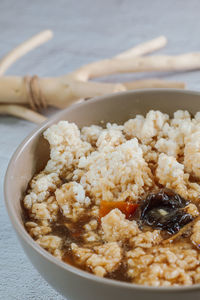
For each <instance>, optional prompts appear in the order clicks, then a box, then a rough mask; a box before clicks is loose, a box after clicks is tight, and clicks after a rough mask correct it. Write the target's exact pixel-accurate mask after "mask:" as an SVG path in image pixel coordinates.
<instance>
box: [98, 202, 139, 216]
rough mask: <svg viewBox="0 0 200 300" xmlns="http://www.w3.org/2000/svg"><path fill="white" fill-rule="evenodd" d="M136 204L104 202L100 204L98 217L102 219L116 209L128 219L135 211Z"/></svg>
mask: <svg viewBox="0 0 200 300" xmlns="http://www.w3.org/2000/svg"><path fill="white" fill-rule="evenodd" d="M137 207H138V204H135V203H131V202H125V201H116V202H112V201H104V200H102V201H101V203H100V210H99V217H100V218H103V217H104V216H106V215H107V214H108V213H109V212H110V211H111V210H112V209H115V208H118V209H119V210H120V211H121V212H122V213H123V214H125V215H126V218H130V217H131V215H133V214H134V212H135V210H136V209H137Z"/></svg>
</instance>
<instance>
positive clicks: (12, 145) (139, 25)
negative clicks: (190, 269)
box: [0, 0, 200, 300]
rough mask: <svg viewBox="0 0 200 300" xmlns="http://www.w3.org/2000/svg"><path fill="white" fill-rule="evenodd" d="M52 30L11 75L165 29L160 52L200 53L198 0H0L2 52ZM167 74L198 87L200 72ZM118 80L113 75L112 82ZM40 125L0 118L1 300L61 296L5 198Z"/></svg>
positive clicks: (114, 48)
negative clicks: (19, 157)
mask: <svg viewBox="0 0 200 300" xmlns="http://www.w3.org/2000/svg"><path fill="white" fill-rule="evenodd" d="M47 28H50V29H52V30H53V31H54V34H55V37H54V39H53V40H51V41H50V42H48V43H47V44H45V45H43V46H41V47H40V48H38V49H36V50H34V51H33V52H31V53H29V54H28V55H26V56H25V57H23V58H22V59H21V60H19V61H18V62H17V63H15V64H14V65H13V66H12V67H11V68H10V69H9V71H8V74H9V75H25V74H32V75H33V74H37V75H39V76H51V75H52V76H57V75H61V74H65V73H67V72H69V71H71V70H73V69H75V68H77V67H79V66H80V65H83V64H85V63H87V62H90V61H94V60H97V59H101V58H106V57H109V56H112V55H114V54H117V53H118V52H120V51H122V50H126V49H128V48H129V47H131V46H133V45H134V44H137V43H138V42H142V41H146V40H148V39H151V38H154V37H156V36H158V35H161V34H164V35H166V36H167V38H168V40H169V43H168V45H167V47H166V48H165V49H163V50H161V51H160V52H161V53H167V54H178V53H180V52H187V51H200V2H199V1H198V0H190V1H186V0H168V1H162V0H156V1H154V0H152V1H149V0H99V1H97V0H96V1H95V0H79V1H78V0H74V1H73V0H71V1H70V0H56V1H54V0H46V1H40V0H34V1H28V0H27V1H26V0H20V1H16V0H0V57H1V56H3V55H4V54H6V53H7V52H8V51H9V50H10V49H12V48H13V47H14V46H16V45H17V44H18V43H20V42H22V41H23V40H25V39H27V38H29V37H30V36H32V35H34V34H36V33H38V32H39V31H41V30H44V29H47ZM165 75H166V74H165ZM167 75H168V77H167V78H169V79H172V80H173V79H174V80H175V79H176V80H184V81H186V82H187V86H188V88H189V89H194V90H200V84H199V82H200V71H195V72H185V73H179V74H167ZM142 76H143V74H140V75H132V76H130V75H129V76H128V77H129V79H130V78H132V79H134V78H140V77H142ZM148 76H149V77H150V76H153V74H152V75H151V74H149V75H148ZM154 76H155V74H154ZM162 76H163V75H162ZM119 78H120V77H114V76H113V77H112V79H113V80H117V79H119ZM124 78H125V77H123V78H121V79H124ZM126 78H127V77H126ZM35 127H36V125H34V124H32V123H29V122H26V121H22V120H19V119H16V118H12V117H8V116H5V117H2V116H1V117H0V137H1V144H0V299H5V300H13V299H17V300H29V299H31V300H33V299H38V300H40V299H42V300H47V299H48V300H49V299H51V300H61V299H63V297H62V296H60V295H59V294H58V293H57V292H55V291H54V290H53V289H52V288H51V287H50V286H49V285H48V284H47V283H46V282H45V281H44V280H43V278H42V277H41V276H40V275H39V274H38V272H37V271H36V270H35V269H34V267H33V266H32V265H31V264H30V262H29V260H28V259H27V257H26V256H25V254H24V252H23V250H22V248H21V246H20V245H19V243H18V241H17V239H16V236H15V233H14V231H13V229H12V226H11V224H10V221H9V219H8V216H7V213H6V209H5V205H4V201H3V198H4V196H3V180H4V174H5V171H6V167H7V164H8V162H9V159H10V158H11V155H12V154H13V152H14V151H15V149H16V147H17V146H18V145H19V143H20V142H21V141H22V140H23V139H24V138H25V137H26V136H27V134H28V133H30V132H31V130H32V129H34V128H35ZM77 300H78V299H77ZM141 300H142V299H141Z"/></svg>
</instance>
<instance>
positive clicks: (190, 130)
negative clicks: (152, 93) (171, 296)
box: [22, 110, 200, 286]
mask: <svg viewBox="0 0 200 300" xmlns="http://www.w3.org/2000/svg"><path fill="white" fill-rule="evenodd" d="M44 138H45V139H47V141H48V142H49V145H50V159H49V161H48V162H47V165H46V167H45V168H44V170H42V171H41V172H40V173H39V174H36V175H35V176H34V177H33V179H32V180H31V181H30V184H29V187H28V189H27V194H26V196H25V198H24V199H23V201H22V206H23V211H24V223H25V227H26V229H27V231H28V233H29V234H30V235H31V236H32V237H33V238H34V240H35V241H36V243H38V244H39V245H40V246H41V247H43V248H44V249H46V250H47V251H49V252H50V253H51V254H53V255H54V256H56V257H57V258H58V259H61V260H63V261H64V262H66V263H69V264H72V265H74V266H76V267H79V268H81V269H83V270H85V271H88V272H91V273H93V274H95V275H98V276H101V277H106V278H112V279H116V280H123V281H127V282H132V283H136V284H142V285H150V286H177V285H192V284H196V283H200V113H197V114H196V115H195V117H193V118H192V117H191V116H190V114H189V113H188V112H187V111H181V110H179V111H177V112H175V113H174V117H173V118H172V119H170V118H169V116H168V115H167V114H164V113H162V112H160V111H153V110H152V111H149V112H148V113H147V115H146V117H144V116H142V115H137V116H136V117H135V118H134V119H130V120H128V121H127V122H125V123H124V124H123V125H117V124H110V123H108V124H107V125H106V128H103V127H101V126H97V125H91V126H88V127H83V128H82V129H81V130H80V129H79V128H78V127H77V126H76V125H75V124H74V123H68V122H67V121H60V122H59V123H58V124H56V125H53V126H51V127H50V128H48V129H47V130H46V131H45V132H44Z"/></svg>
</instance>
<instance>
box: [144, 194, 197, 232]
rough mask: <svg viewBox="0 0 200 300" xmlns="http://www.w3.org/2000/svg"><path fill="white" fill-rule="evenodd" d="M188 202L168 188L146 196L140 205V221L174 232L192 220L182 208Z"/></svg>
mask: <svg viewBox="0 0 200 300" xmlns="http://www.w3.org/2000/svg"><path fill="white" fill-rule="evenodd" d="M188 203H189V201H186V200H185V199H183V198H182V197H181V196H180V195H178V194H176V193H174V192H173V191H171V190H169V189H163V190H161V191H159V192H158V193H154V194H153V193H152V194H149V195H148V196H147V198H146V199H145V201H144V203H143V205H142V207H141V220H142V223H144V224H146V225H148V226H151V227H152V228H157V229H161V230H166V231H167V232H168V233H170V234H174V233H176V232H178V231H179V230H180V228H182V227H183V226H184V225H186V224H188V223H189V222H191V221H192V220H193V217H192V216H191V215H190V214H188V213H186V212H185V211H184V210H183V208H184V207H185V206H186V205H187V204H188Z"/></svg>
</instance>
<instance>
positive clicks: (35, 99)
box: [24, 75, 47, 111]
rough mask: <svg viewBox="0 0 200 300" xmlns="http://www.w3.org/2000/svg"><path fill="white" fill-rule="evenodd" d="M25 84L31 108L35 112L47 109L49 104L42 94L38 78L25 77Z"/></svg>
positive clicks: (35, 76)
mask: <svg viewBox="0 0 200 300" xmlns="http://www.w3.org/2000/svg"><path fill="white" fill-rule="evenodd" d="M24 83H25V86H26V92H27V99H28V102H29V105H30V107H31V108H32V109H33V110H35V111H36V110H39V109H41V108H46V107H47V103H46V100H45V97H44V95H43V94H42V91H41V88H40V84H39V78H38V76H37V75H34V76H28V75H27V76H24Z"/></svg>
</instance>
